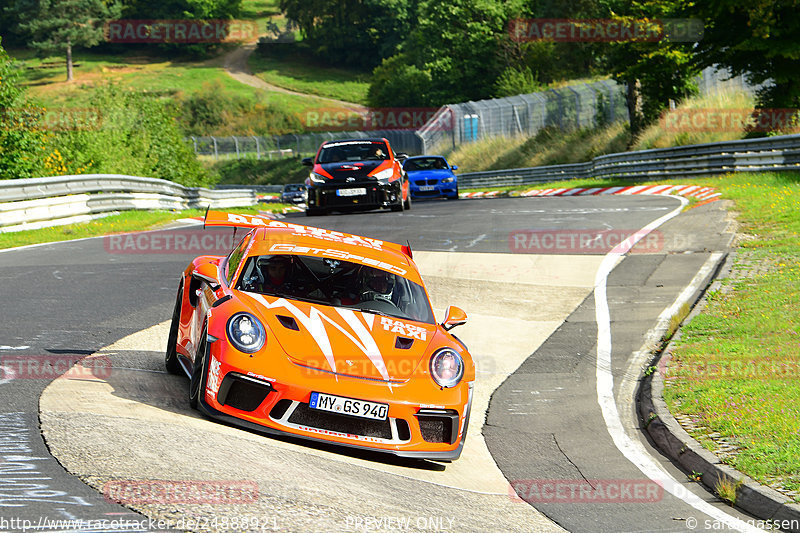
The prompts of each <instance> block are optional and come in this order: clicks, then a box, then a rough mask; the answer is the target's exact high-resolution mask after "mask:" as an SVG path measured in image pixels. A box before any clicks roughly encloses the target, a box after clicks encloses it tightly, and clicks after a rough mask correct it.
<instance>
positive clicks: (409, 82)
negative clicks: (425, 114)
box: [367, 54, 432, 107]
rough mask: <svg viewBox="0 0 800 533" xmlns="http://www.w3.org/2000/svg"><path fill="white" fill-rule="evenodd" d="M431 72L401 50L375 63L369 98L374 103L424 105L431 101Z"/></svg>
mask: <svg viewBox="0 0 800 533" xmlns="http://www.w3.org/2000/svg"><path fill="white" fill-rule="evenodd" d="M431 81H432V80H431V73H430V72H428V71H425V70H421V69H419V68H417V67H416V66H414V65H411V64H409V62H408V59H407V58H406V57H405V56H404V55H402V54H398V55H396V56H393V57H390V58H389V59H384V60H383V62H382V63H381V64H380V65H379V66H377V67H375V70H374V71H373V74H372V84H371V85H370V87H369V92H368V93H367V101H368V102H369V105H370V106H372V107H422V106H428V105H430V104H431V101H430V90H431Z"/></svg>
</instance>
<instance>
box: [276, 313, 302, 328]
mask: <svg viewBox="0 0 800 533" xmlns="http://www.w3.org/2000/svg"><path fill="white" fill-rule="evenodd" d="M276 317H277V319H278V320H279V321H280V323H281V325H282V326H283V327H285V328H286V329H292V330H294V331H300V326H298V325H297V320H295V319H294V317H291V316H283V315H276Z"/></svg>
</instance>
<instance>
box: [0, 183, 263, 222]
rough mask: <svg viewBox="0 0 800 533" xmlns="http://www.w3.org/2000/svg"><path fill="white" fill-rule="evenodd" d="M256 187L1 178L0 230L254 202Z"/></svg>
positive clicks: (216, 207) (224, 206)
mask: <svg viewBox="0 0 800 533" xmlns="http://www.w3.org/2000/svg"><path fill="white" fill-rule="evenodd" d="M256 192H257V191H256V190H254V189H250V188H239V189H224V190H220V189H204V188H201V187H184V186H182V185H179V184H177V183H173V182H171V181H166V180H160V179H156V178H142V177H138V176H124V175H117V174H86V175H80V176H56V177H51V178H32V179H19V180H6V181H0V231H19V230H24V229H36V228H42V227H48V226H55V225H59V224H65V223H71V222H78V221H82V220H87V219H91V218H96V217H98V216H102V215H104V214H107V213H110V212H118V211H127V210H131V209H177V210H183V209H190V208H203V209H204V208H206V207H209V206H210V207H211V208H214V209H220V208H229V207H240V206H245V205H253V204H255V203H256V202H257V201H258V197H257V195H256Z"/></svg>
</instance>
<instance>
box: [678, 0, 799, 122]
mask: <svg viewBox="0 0 800 533" xmlns="http://www.w3.org/2000/svg"><path fill="white" fill-rule="evenodd" d="M798 11H800V1H798V0H758V1H755V2H742V1H740V0H703V1H702V2H697V3H695V4H694V5H692V6H691V8H690V10H689V13H691V14H692V15H693V16H697V17H701V18H702V19H703V20H704V22H705V28H704V30H705V31H704V35H703V39H702V41H700V43H699V44H698V47H697V58H698V63H699V65H700V66H702V67H707V66H714V65H722V66H726V67H728V68H730V70H731V73H732V75H734V76H736V75H740V74H741V75H744V76H746V77H747V78H748V81H750V82H751V83H754V84H761V83H765V82H768V81H770V82H771V84H769V85H768V86H766V87H764V88H763V89H762V90H761V91H760V92H759V94H758V104H759V105H760V106H762V107H773V108H798V107H800V69H798V68H797V66H798V59H800V39H798V35H800V17H798V16H797V13H798Z"/></svg>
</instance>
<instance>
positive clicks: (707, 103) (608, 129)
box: [447, 89, 753, 172]
mask: <svg viewBox="0 0 800 533" xmlns="http://www.w3.org/2000/svg"><path fill="white" fill-rule="evenodd" d="M752 108H753V98H752V96H751V95H749V94H748V93H745V92H743V91H741V90H736V89H722V90H718V91H716V92H713V93H710V94H708V95H704V96H698V97H695V98H690V99H688V100H686V101H685V102H683V103H682V104H681V105H680V106H678V108H677V109H676V110H675V111H673V112H672V113H673V115H670V116H671V117H675V116H679V117H684V118H685V117H686V116H695V115H698V116H700V117H701V118H706V117H712V116H713V117H716V118H717V119H719V117H720V116H722V115H724V113H720V112H724V111H725V110H737V111H741V110H749V109H752ZM670 116H665V117H664V118H663V119H662V120H661V121H659V122H657V123H656V124H653V125H652V126H650V127H649V128H647V129H646V130H645V131H644V132H642V134H641V135H640V136H639V137H638V139H636V140H635V142H634V143H633V144H632V146H631V147H630V148H629V147H628V145H629V143H630V134H629V132H628V129H627V126H626V125H625V124H622V123H616V124H611V125H609V126H604V127H598V128H585V129H581V130H573V131H562V130H560V129H544V130H541V131H540V132H539V133H538V134H537V135H535V136H534V137H512V138H506V137H496V138H492V139H483V140H480V141H477V142H475V143H470V144H462V145H459V146H458V147H457V148H456V149H455V150H451V151H449V152H447V155H448V159H449V160H450V161H451V162H452V163H454V164H456V165H458V166H459V169H460V171H461V172H477V171H482V170H498V169H505V168H523V167H535V166H540V165H561V164H567V163H583V162H585V161H589V160H591V159H592V158H594V157H597V156H600V155H605V154H611V153H617V152H625V151H627V150H629V149H631V150H646V149H650V148H667V147H671V146H683V145H687V144H699V143H708V142H719V141H728V140H734V139H742V138H744V137H745V135H746V132H745V131H744V130H743V129H741V128H735V127H734V128H728V129H724V128H717V129H716V130H714V131H701V130H702V128H697V131H693V130H692V129H691V128H689V129H684V130H681V128H679V127H665V126H664V124H665V121H667V120H669V117H670ZM674 122H675V123H677V124H684V125H685V121H684V122H678V121H674ZM670 124H673V122H670Z"/></svg>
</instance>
